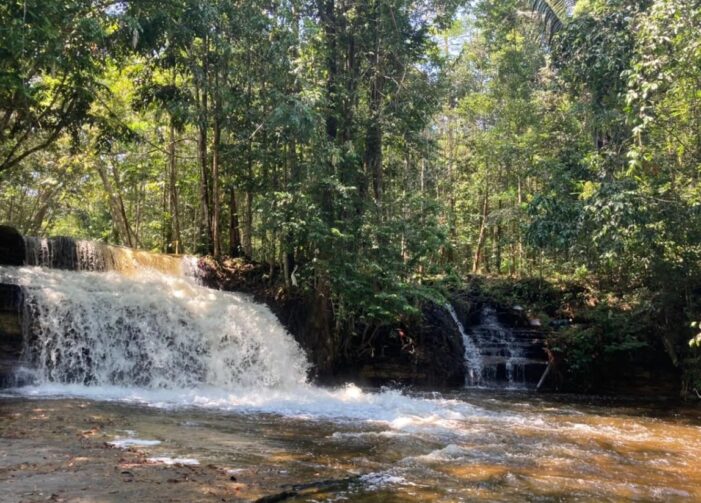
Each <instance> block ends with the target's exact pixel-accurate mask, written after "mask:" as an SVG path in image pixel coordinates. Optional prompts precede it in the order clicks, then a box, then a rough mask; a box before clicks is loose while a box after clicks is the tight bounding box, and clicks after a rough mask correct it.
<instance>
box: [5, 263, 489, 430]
mask: <svg viewBox="0 0 701 503" xmlns="http://www.w3.org/2000/svg"><path fill="white" fill-rule="evenodd" d="M0 282H4V283H15V284H19V285H21V286H22V289H23V291H24V295H25V303H26V305H27V306H28V309H29V311H30V313H29V314H30V315H31V316H29V318H30V319H29V325H28V328H29V329H30V333H31V337H27V338H26V339H27V343H26V347H25V355H24V359H25V362H24V363H25V367H28V368H33V369H34V370H33V372H34V374H35V383H34V384H33V385H30V386H24V387H22V388H18V389H17V390H15V392H16V393H18V394H21V395H23V396H28V397H80V398H89V399H95V400H108V401H120V402H126V403H132V404H142V405H147V406H152V407H159V408H166V409H169V408H186V407H197V408H203V409H215V410H222V411H231V412H236V413H273V414H279V415H282V416H287V417H291V418H298V419H325V420H339V421H363V422H366V423H368V424H372V425H375V426H377V427H379V428H385V429H387V430H390V431H401V432H409V433H411V432H414V431H427V430H431V431H432V432H434V433H437V434H446V435H451V434H452V432H454V431H455V430H456V428H458V426H459V425H460V423H461V422H464V421H467V420H469V419H470V418H473V417H484V416H488V415H492V414H494V413H489V412H487V411H486V410H484V409H481V408H479V407H475V406H473V405H470V404H468V403H465V402H463V401H460V400H451V399H445V398H441V397H439V396H438V397H433V398H422V397H412V396H408V395H406V394H404V393H402V392H400V391H397V390H386V391H383V392H380V393H367V392H364V391H362V390H361V389H360V388H358V387H356V386H353V385H349V386H345V387H341V388H337V389H326V388H319V387H316V386H313V385H311V384H309V383H307V382H306V373H307V368H308V365H307V361H306V358H305V356H304V354H303V352H302V350H301V349H300V347H299V345H298V344H297V343H296V342H295V341H294V339H293V338H292V336H291V335H290V334H288V333H287V332H286V331H285V329H284V328H283V327H282V325H281V324H280V323H279V321H278V320H277V318H275V316H274V315H273V314H272V313H271V312H270V310H269V309H268V308H267V307H265V306H263V305H260V304H256V303H254V302H252V301H251V300H250V299H249V298H248V297H247V296H245V295H241V294H235V293H227V292H221V291H215V290H210V289H207V288H204V287H201V286H199V285H197V284H196V282H195V281H194V280H191V279H188V278H183V277H173V276H167V275H164V274H162V273H158V272H154V271H151V270H143V271H142V274H140V275H139V277H136V278H134V277H126V276H122V275H120V274H118V273H115V272H108V273H95V272H72V271H60V270H51V269H43V268H37V267H23V268H14V267H0Z"/></svg>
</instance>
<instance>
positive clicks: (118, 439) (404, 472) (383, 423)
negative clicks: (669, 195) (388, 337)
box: [0, 386, 701, 502]
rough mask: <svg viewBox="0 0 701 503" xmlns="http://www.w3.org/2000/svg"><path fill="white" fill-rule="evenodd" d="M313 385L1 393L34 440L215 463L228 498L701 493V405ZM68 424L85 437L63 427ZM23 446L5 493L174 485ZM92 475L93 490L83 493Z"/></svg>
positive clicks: (614, 497)
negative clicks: (53, 467)
mask: <svg viewBox="0 0 701 503" xmlns="http://www.w3.org/2000/svg"><path fill="white" fill-rule="evenodd" d="M313 394H317V395H318V396H316V397H315V396H312V395H309V396H307V397H306V399H305V398H302V397H300V396H298V397H297V401H296V403H293V401H292V397H290V396H287V397H285V396H269V397H266V396H258V397H256V396H243V395H241V396H237V394H236V393H231V394H230V395H228V396H227V395H226V394H224V393H217V392H215V391H214V390H208V391H207V392H204V391H200V392H197V391H194V390H193V391H190V392H186V393H182V394H181V395H180V396H176V394H172V395H171V394H169V393H164V392H157V391H152V390H138V389H131V390H127V389H121V388H111V389H110V388H106V389H90V388H84V389H79V387H70V386H45V387H33V388H23V389H20V390H13V391H11V392H9V393H6V394H5V395H3V398H2V399H0V411H1V414H0V417H2V418H3V419H2V420H3V423H2V426H3V430H4V431H5V432H17V431H22V430H23V429H25V430H27V431H25V434H24V435H19V438H22V439H27V438H31V437H32V436H33V435H34V436H36V437H37V439H36V441H37V443H35V444H32V443H29V444H27V445H26V446H25V447H26V448H27V449H31V448H32V446H33V445H42V446H44V445H49V446H54V447H53V449H59V450H60V449H61V448H63V449H66V452H67V454H66V456H67V457H72V458H76V459H80V458H81V451H80V448H84V447H81V445H82V444H78V443H77V440H76V435H78V436H80V434H81V433H80V432H79V431H78V430H80V431H81V432H83V434H84V433H85V431H88V434H90V435H91V439H92V440H93V441H97V442H98V443H99V444H102V443H103V442H107V443H109V445H111V446H112V449H111V450H119V448H124V449H129V450H130V451H137V452H139V453H140V454H141V455H142V456H143V457H142V459H141V461H142V462H144V463H145V464H147V465H149V466H151V465H164V466H167V463H179V464H180V465H183V467H182V468H181V469H186V468H188V465H190V464H193V465H194V464H195V463H197V464H198V465H197V466H209V467H217V469H218V470H219V471H220V472H222V473H224V474H227V475H229V479H231V477H233V478H234V479H235V483H234V482H232V484H234V485H235V486H236V487H233V488H230V493H229V496H230V497H233V495H236V496H237V497H239V498H241V499H243V500H255V499H257V498H260V497H263V496H266V495H271V494H280V493H283V494H284V493H289V494H290V495H292V494H294V493H297V496H291V497H290V498H289V499H288V501H357V502H371V501H372V502H379V501H382V502H398V501H435V502H452V501H624V500H634V501H698V500H701V468H700V467H699V464H698V460H699V459H701V426H700V425H701V415H700V414H699V411H698V410H697V409H694V408H684V407H681V406H678V405H670V404H668V403H665V402H657V403H649V404H641V403H638V402H626V401H616V402H614V401H608V402H605V401H602V399H593V398H583V397H582V398H579V399H576V400H575V399H573V398H572V397H562V396H547V397H543V396H536V395H532V394H528V393H513V392H511V393H509V392H494V391H492V392H490V391H479V392H476V391H461V392H446V393H443V394H438V393H430V394H405V393H401V392H399V391H388V390H385V391H376V392H371V391H363V390H360V389H358V388H356V387H354V386H347V387H345V388H341V389H338V390H324V389H320V388H315V389H314V391H313ZM276 409H277V412H276V411H275V410H276ZM96 418H97V419H96ZM91 421H92V422H91ZM95 421H97V423H96V424H98V427H97V428H96V429H95V428H93V429H90V428H89V427H90V426H91V425H93V424H95ZM32 424H34V425H35V427H34V428H33V429H32V427H31V425H32ZM66 424H72V425H76V428H75V429H76V432H73V431H72V430H70V428H69V430H68V433H67V434H65V435H63V436H62V434H61V432H63V431H64V430H65V428H66ZM57 432H58V433H57ZM92 433H94V435H93V434H92ZM10 437H12V435H10ZM64 437H65V438H64ZM65 444H68V446H70V445H72V444H75V445H73V448H72V449H71V448H68V447H67V446H66V445H65ZM75 449H78V451H77V452H76V451H75ZM3 450H4V449H3ZM13 451H14V456H12V455H8V453H3V454H2V455H1V456H0V463H2V464H0V485H1V486H2V487H3V489H4V491H6V492H5V494H6V495H7V496H10V497H13V496H14V497H16V498H17V499H8V500H7V501H21V500H22V498H23V497H25V498H26V499H25V501H34V500H33V499H31V498H27V496H36V495H37V494H38V492H41V493H42V494H47V495H49V494H62V493H58V492H56V491H58V490H59V489H61V488H64V489H66V490H67V492H66V493H65V497H66V498H67V499H66V501H73V500H72V499H71V498H72V497H74V498H77V497H78V496H81V497H86V496H87V497H88V498H90V497H92V498H93V499H87V500H84V499H80V500H79V499H75V501H123V500H122V499H120V498H123V497H124V494H125V493H124V492H123V491H124V490H125V488H124V486H125V485H127V482H131V484H129V490H133V489H132V488H133V487H137V486H139V484H140V490H141V492H140V493H139V498H140V499H141V500H144V501H159V500H160V499H159V498H160V495H161V494H162V493H161V492H160V491H161V489H160V483H157V482H154V481H157V480H158V479H157V478H154V477H153V476H150V477H148V476H143V477H141V476H138V475H137V476H136V478H135V479H133V481H132V480H128V481H124V480H123V476H120V475H119V473H118V472H117V471H115V472H110V471H109V470H108V471H107V473H106V475H103V474H102V472H101V471H100V470H97V469H96V466H99V464H98V465H95V464H94V463H95V462H94V461H93V462H92V463H91V464H89V465H88V466H87V467H86V468H85V469H84V470H85V473H86V474H89V476H90V482H89V483H88V482H86V481H80V480H78V481H76V483H75V484H74V485H75V487H73V485H71V483H68V482H67V480H68V481H70V480H71V477H70V476H64V477H61V478H60V481H59V482H58V483H56V482H53V483H52V482H51V479H42V478H39V479H38V480H37V478H36V477H38V476H39V475H40V474H41V473H42V471H43V470H42V463H43V464H50V461H46V458H44V460H39V461H38V462H35V464H34V465H33V466H32V467H31V468H30V469H29V470H27V469H25V470H22V469H20V468H18V466H19V463H20V460H19V459H18V456H21V455H22V454H21V453H22V446H21V445H16V446H13ZM98 457H99V456H98ZM93 458H94V456H93ZM108 461H109V460H108ZM114 463H116V461H113V464H114ZM137 464H138V463H137ZM13 467H14V468H13ZM13 470H14V471H13ZM115 470H116V468H115ZM130 470H131V471H135V470H134V468H131V469H130ZM135 473H136V472H135ZM32 478H34V483H35V484H36V483H38V484H39V485H38V487H35V488H34V492H33V491H32V488H31V484H29V483H28V481H29V480H31V479H32ZM102 479H104V480H102ZM81 484H82V485H83V486H85V485H87V489H83V488H81V490H78V486H81ZM190 485H191V486H192V487H196V486H197V481H196V480H195V479H194V478H193V481H192V482H191V483H190ZM205 485H206V484H205ZM53 486H55V487H53ZM180 486H181V487H185V486H187V482H186V483H185V485H183V484H181V485H180ZM107 489H109V490H110V491H111V493H110V491H107ZM37 491H38V492H37ZM179 491H185V492H180V493H177V494H180V495H182V497H183V498H184V499H178V497H177V496H175V497H173V498H172V500H173V501H193V499H192V498H193V496H192V494H191V493H188V492H187V490H186V489H185V488H183V489H179ZM197 500H199V498H198V499H197ZM202 500H203V501H205V500H208V498H207V497H205V496H202ZM212 500H216V498H213V499H212ZM3 501H5V500H4V499H3Z"/></svg>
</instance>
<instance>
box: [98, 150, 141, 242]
mask: <svg viewBox="0 0 701 503" xmlns="http://www.w3.org/2000/svg"><path fill="white" fill-rule="evenodd" d="M97 172H98V173H99V175H100V178H101V179H102V185H103V186H104V188H105V192H106V193H107V198H108V200H109V205H110V212H111V213H112V221H113V222H114V224H115V226H116V227H115V228H116V229H117V231H118V233H119V237H120V239H121V241H122V243H124V244H126V245H127V246H129V247H130V248H133V247H134V242H133V240H132V235H131V230H130V229H129V223H128V222H127V218H126V213H125V212H124V205H123V204H120V202H119V200H120V199H121V197H118V195H117V194H115V191H114V188H113V186H112V182H110V179H109V175H108V174H107V170H106V169H105V167H104V166H103V165H102V164H101V163H97Z"/></svg>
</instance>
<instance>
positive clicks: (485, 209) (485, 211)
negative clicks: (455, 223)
mask: <svg viewBox="0 0 701 503" xmlns="http://www.w3.org/2000/svg"><path fill="white" fill-rule="evenodd" d="M488 216H489V187H488V186H485V191H484V203H483V204H482V223H481V224H480V233H479V237H478V238H477V247H476V249H475V257H474V260H473V261H472V272H473V274H474V273H476V272H477V271H478V270H479V267H480V263H481V262H482V248H483V247H484V241H485V239H486V235H487V217H488Z"/></svg>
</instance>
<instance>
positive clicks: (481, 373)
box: [446, 304, 547, 388]
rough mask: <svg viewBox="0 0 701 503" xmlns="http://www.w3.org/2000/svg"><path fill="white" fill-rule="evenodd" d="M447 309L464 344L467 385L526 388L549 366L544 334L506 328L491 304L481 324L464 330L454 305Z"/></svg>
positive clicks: (482, 317) (447, 305)
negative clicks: (543, 339) (543, 340)
mask: <svg viewBox="0 0 701 503" xmlns="http://www.w3.org/2000/svg"><path fill="white" fill-rule="evenodd" d="M446 309H447V310H448V312H449V313H450V315H451V316H452V318H453V321H455V324H456V326H457V327H458V330H459V331H460V335H461V336H462V340H463V344H464V346H465V367H466V369H467V378H466V385H467V386H477V385H479V386H487V387H499V386H507V387H509V388H525V387H527V385H528V384H529V382H530V383H533V384H535V382H536V381H537V379H538V377H539V376H540V375H542V372H543V370H544V369H545V366H546V365H547V361H546V360H545V358H544V354H543V350H542V347H543V342H542V337H543V335H542V333H539V332H537V331H534V330H528V329H515V328H509V327H505V326H504V325H503V324H502V323H501V322H500V321H499V318H498V317H497V312H496V310H495V309H494V308H492V307H489V306H485V307H483V308H482V312H481V313H480V322H479V324H477V325H474V326H471V327H469V329H468V330H465V327H464V326H463V325H462V323H461V322H460V319H459V318H458V315H457V313H456V312H455V309H454V308H453V306H452V305H451V304H446ZM534 379H535V380H536V381H534Z"/></svg>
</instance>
